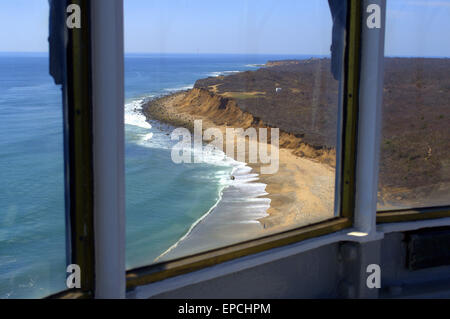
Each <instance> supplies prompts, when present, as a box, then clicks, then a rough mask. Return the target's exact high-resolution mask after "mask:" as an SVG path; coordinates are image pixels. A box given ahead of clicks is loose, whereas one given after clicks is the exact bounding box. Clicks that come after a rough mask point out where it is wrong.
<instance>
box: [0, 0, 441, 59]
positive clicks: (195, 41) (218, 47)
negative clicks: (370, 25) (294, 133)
mask: <svg viewBox="0 0 450 319" xmlns="http://www.w3.org/2000/svg"><path fill="white" fill-rule="evenodd" d="M124 2H125V24H126V27H125V46H126V52H136V53H144V52H167V53H266V54H267V53H274V54H328V52H329V46H330V42H331V16H330V13H329V9H328V4H327V1H326V0H227V1H218V0H124ZM47 19H48V4H47V0H0V52H1V51H13V52H18V51H20V52H23V51H29V52H42V51H47V50H48V49H47V36H48V22H47ZM449 33H450V0H388V19H387V39H386V53H387V55H391V56H447V57H449V56H450V36H449V35H448V34H449Z"/></svg>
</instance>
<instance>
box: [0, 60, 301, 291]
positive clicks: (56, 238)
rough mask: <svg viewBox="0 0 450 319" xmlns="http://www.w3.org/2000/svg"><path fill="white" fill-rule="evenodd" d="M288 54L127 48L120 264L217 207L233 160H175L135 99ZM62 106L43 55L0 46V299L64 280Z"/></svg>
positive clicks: (163, 130)
mask: <svg viewBox="0 0 450 319" xmlns="http://www.w3.org/2000/svg"><path fill="white" fill-rule="evenodd" d="M287 58H305V57H299V56H297V57H296V56H262V55H255V56H250V55H179V54H174V55H156V54H153V55H138V54H134V55H127V56H126V59H125V69H126V70H125V85H126V105H125V122H126V127H125V130H126V132H125V133H126V209H127V213H126V214H127V216H126V217H127V244H126V247H127V251H126V257H127V268H134V267H138V266H142V265H146V264H150V263H152V262H154V260H155V259H156V258H157V257H158V256H160V255H161V254H163V253H164V252H166V251H167V250H168V249H169V248H171V247H172V248H173V246H174V245H175V244H176V243H177V242H178V241H179V240H180V238H183V236H185V235H186V234H187V233H188V232H189V231H191V230H192V228H193V227H192V226H193V225H194V224H195V223H196V222H197V221H198V220H199V219H201V218H202V217H204V216H205V214H207V213H208V212H209V211H210V210H211V208H212V207H215V206H217V204H218V201H219V199H220V198H221V196H222V192H223V190H224V189H225V188H226V187H227V186H229V183H230V182H229V181H230V178H229V177H230V174H231V172H232V171H233V170H235V169H236V164H235V163H228V162H226V161H225V162H224V161H220V162H218V161H215V158H214V156H211V158H209V159H208V160H206V161H205V162H204V163H201V164H182V165H176V164H174V163H173V162H172V161H171V157H170V152H171V146H172V145H173V144H174V143H176V142H175V141H171V140H170V136H169V133H170V132H171V130H172V129H173V128H171V127H169V126H166V125H163V124H161V123H158V122H150V123H148V122H147V121H146V120H145V118H144V117H143V115H142V114H141V113H140V112H139V110H140V108H141V106H142V103H143V102H145V101H146V100H147V99H150V98H155V97H158V96H160V95H164V94H169V93H170V92H174V91H177V90H183V89H187V88H190V87H192V86H193V84H194V83H195V81H196V80H197V79H200V78H204V77H207V76H217V75H220V74H231V73H233V72H239V71H245V70H254V69H256V68H257V67H258V66H257V65H259V64H264V63H266V62H267V60H274V59H287ZM61 108H62V107H61V90H60V88H59V87H58V86H55V85H54V84H53V81H52V79H51V77H50V76H49V75H48V57H47V56H46V55H45V54H0V185H1V187H0V298H19V297H21V298H32V297H42V296H46V295H48V294H51V293H54V292H57V291H60V290H63V289H65V278H66V272H65V267H66V255H65V224H64V223H65V222H64V186H63V185H64V174H63V144H62V110H61ZM243 171H245V169H244V170H243ZM237 176H238V177H239V174H237ZM243 176H244V175H243ZM245 178H246V177H245ZM245 178H242V180H245ZM238 180H239V178H238ZM236 189H238V188H236ZM236 189H235V192H237V193H242V192H241V190H239V191H236ZM230 193H231V192H230ZM249 193H255V191H254V190H249ZM234 203H235V205H236V201H234ZM239 205H241V204H239ZM258 205H259V206H258ZM222 206H223V205H222ZM260 206H261V203H255V204H254V206H252V208H251V209H256V207H260ZM217 207H220V204H219V205H218V206H217ZM249 209H250V208H249ZM230 214H231V215H233V214H235V212H230ZM231 215H230V216H231ZM233 216H234V215H233ZM221 222H222V221H221ZM209 223H210V224H211V223H214V219H211V218H210V219H209ZM205 224H208V222H206V223H205ZM197 233H198V232H197ZM194 238H195V236H194Z"/></svg>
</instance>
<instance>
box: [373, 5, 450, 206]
mask: <svg viewBox="0 0 450 319" xmlns="http://www.w3.org/2000/svg"><path fill="white" fill-rule="evenodd" d="M449 16H450V1H439V2H436V1H434V2H429V3H428V2H426V1H393V0H391V1H388V10H387V29H386V53H385V54H386V59H385V81H384V82H385V85H384V100H383V103H384V106H383V133H382V140H381V161H380V184H379V198H378V209H380V210H386V209H396V208H413V207H429V206H439V205H448V204H450V196H449V194H450V125H449V124H450V58H449V57H450V38H449V37H448V36H446V35H444V33H443V31H444V30H449V28H450V22H449V20H448V17H449Z"/></svg>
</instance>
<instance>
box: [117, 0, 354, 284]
mask: <svg viewBox="0 0 450 319" xmlns="http://www.w3.org/2000/svg"><path fill="white" fill-rule="evenodd" d="M361 17H362V11H361V3H360V1H358V0H348V2H347V34H346V44H347V45H346V47H345V61H344V65H343V70H344V74H345V75H344V86H343V91H342V96H341V98H342V99H343V104H342V105H343V112H342V113H343V114H342V122H343V125H342V132H341V141H342V142H341V143H342V151H341V156H342V157H341V159H342V160H341V161H340V163H341V165H340V166H341V167H340V168H339V169H337V170H336V172H337V173H336V174H338V173H340V174H341V178H337V180H338V181H339V185H336V187H339V190H340V192H339V195H340V198H339V201H338V203H339V208H340V209H339V211H340V216H339V217H335V218H332V219H329V220H326V221H323V222H320V223H316V224H312V225H308V226H303V227H299V228H296V229H293V230H288V231H284V232H281V233H277V234H273V235H268V236H265V237H262V238H258V239H253V240H249V241H246V242H243V243H238V244H235V245H230V246H227V247H223V248H218V249H214V250H210V251H207V252H202V253H198V254H195V255H193V256H188V257H182V258H179V259H176V260H172V261H168V262H161V263H157V264H153V265H149V266H144V267H139V268H136V269H131V270H128V271H127V275H126V279H127V291H131V290H133V289H135V288H136V287H139V286H143V285H147V284H151V283H154V282H157V281H161V280H164V279H168V278H171V277H175V276H179V275H182V274H187V273H190V272H193V271H196V270H200V269H202V268H206V267H211V266H214V265H218V264H220V263H223V262H226V261H230V260H233V259H236V258H241V257H245V256H249V255H253V254H256V253H260V252H263V251H267V250H270V249H273V248H278V247H283V246H287V245H290V244H294V243H298V242H300V241H303V240H306V239H311V238H316V237H320V236H324V235H327V234H331V233H336V232H338V231H340V230H344V229H349V228H351V227H352V225H353V217H354V210H355V190H356V182H355V174H356V148H357V121H358V108H359V74H360V46H361ZM337 156H338V155H337ZM338 163H339V161H338Z"/></svg>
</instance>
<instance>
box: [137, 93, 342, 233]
mask: <svg viewBox="0 0 450 319" xmlns="http://www.w3.org/2000/svg"><path fill="white" fill-rule="evenodd" d="M224 101H225V103H226V105H223V104H224ZM143 112H144V114H145V115H146V116H147V117H148V118H150V119H154V120H158V121H161V122H165V123H169V124H171V125H174V126H176V127H186V128H188V129H190V130H193V127H194V121H195V120H202V123H203V129H204V130H205V129H208V128H219V129H220V130H221V131H222V132H223V134H224V135H225V131H226V128H243V129H247V128H248V127H264V124H263V123H261V122H259V123H258V122H257V121H255V119H254V118H253V116H252V115H251V114H249V113H246V112H243V111H242V110H240V109H239V108H238V107H237V106H236V105H235V104H234V102H233V100H231V99H228V98H226V99H225V100H224V99H223V97H220V96H218V95H216V94H214V93H211V92H207V91H205V90H199V89H192V90H188V91H183V92H178V93H174V94H172V95H169V96H165V97H162V98H159V99H157V100H153V101H150V102H148V103H147V104H146V105H144V107H143ZM238 138H240V137H238ZM224 140H226V139H224ZM269 142H270V139H269ZM258 143H259V142H258ZM268 146H269V150H270V152H272V151H274V150H273V149H271V147H272V146H270V144H269V145H268ZM278 151H279V169H278V171H277V172H276V173H274V174H261V166H263V165H264V164H261V163H256V164H248V165H249V166H250V167H251V168H252V172H253V173H257V174H258V175H259V180H258V183H264V184H266V185H267V186H266V192H267V193H268V195H266V197H267V198H269V199H270V208H269V209H268V211H267V213H268V216H267V217H264V218H261V219H259V222H260V223H261V225H262V226H263V227H261V229H262V230H263V231H262V232H263V234H269V233H272V232H278V231H281V230H285V229H291V228H295V227H299V226H304V225H308V224H312V223H317V222H320V221H323V220H326V219H329V218H332V217H333V216H334V211H333V208H334V182H335V173H334V168H333V167H332V166H331V165H330V164H327V163H330V162H332V157H333V154H332V153H331V154H330V153H326V152H316V153H314V151H315V150H314V149H311V148H310V147H309V146H308V145H305V144H303V143H301V141H299V140H298V139H297V138H296V137H294V136H292V135H290V134H287V133H284V132H280V147H279V149H278ZM246 153H247V154H246V159H247V158H248V147H247V149H246ZM302 155H303V156H302ZM308 155H309V157H310V158H308ZM314 155H317V156H316V157H315V158H313V157H314ZM324 161H325V162H327V163H323V162H324Z"/></svg>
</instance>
